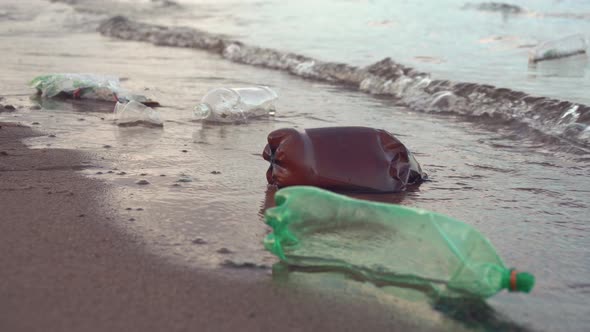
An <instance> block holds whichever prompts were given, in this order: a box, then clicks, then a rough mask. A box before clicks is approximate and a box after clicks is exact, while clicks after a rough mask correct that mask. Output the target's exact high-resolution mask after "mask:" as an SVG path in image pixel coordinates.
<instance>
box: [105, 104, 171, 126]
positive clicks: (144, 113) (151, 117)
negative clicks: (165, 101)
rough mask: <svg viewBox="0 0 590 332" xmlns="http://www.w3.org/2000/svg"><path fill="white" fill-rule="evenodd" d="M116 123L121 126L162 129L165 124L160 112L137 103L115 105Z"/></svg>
mask: <svg viewBox="0 0 590 332" xmlns="http://www.w3.org/2000/svg"><path fill="white" fill-rule="evenodd" d="M115 121H116V123H117V124H118V125H119V126H122V127H129V126H142V125H143V126H148V127H162V126H164V122H163V121H162V116H161V115H160V112H158V111H156V110H154V109H153V108H151V107H148V106H146V105H144V104H142V103H139V102H136V101H130V102H128V103H120V102H118V103H117V104H116V105H115Z"/></svg>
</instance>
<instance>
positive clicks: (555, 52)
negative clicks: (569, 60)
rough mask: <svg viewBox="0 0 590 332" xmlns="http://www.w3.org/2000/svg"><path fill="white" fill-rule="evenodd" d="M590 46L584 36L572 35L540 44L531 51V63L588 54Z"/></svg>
mask: <svg viewBox="0 0 590 332" xmlns="http://www.w3.org/2000/svg"><path fill="white" fill-rule="evenodd" d="M587 48H588V45H587V43H586V39H585V38H584V36H582V35H579V34H578V35H571V36H568V37H565V38H561V39H558V40H552V41H547V42H544V43H541V44H539V45H538V46H537V47H535V48H533V49H531V50H530V51H529V62H539V61H545V60H554V59H560V58H564V57H569V56H573V55H578V54H584V53H586V49H587Z"/></svg>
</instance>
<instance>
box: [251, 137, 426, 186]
mask: <svg viewBox="0 0 590 332" xmlns="http://www.w3.org/2000/svg"><path fill="white" fill-rule="evenodd" d="M262 156H263V158H264V159H266V160H267V161H269V162H270V167H269V169H268V171H267V173H266V178H267V180H268V183H269V184H276V185H277V186H278V187H288V186H294V185H306V186H315V187H320V188H326V189H330V190H341V191H366V192H399V191H403V190H405V189H406V187H407V186H408V185H412V184H419V183H420V182H422V180H423V179H425V178H426V174H425V173H423V172H422V169H421V168H420V165H419V164H418V162H417V161H416V159H415V158H414V156H413V155H412V153H411V152H410V150H409V149H408V148H406V146H404V145H403V144H402V143H401V142H400V141H399V140H398V139H397V138H395V137H394V136H393V135H392V134H390V133H388V132H387V131H385V130H381V129H373V128H366V127H328V128H315V129H306V130H305V131H303V132H299V131H297V130H295V129H279V130H275V131H273V132H272V133H270V134H269V135H268V144H267V145H266V147H265V148H264V151H263V154H262Z"/></svg>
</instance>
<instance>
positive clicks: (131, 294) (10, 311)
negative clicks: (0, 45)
mask: <svg viewBox="0 0 590 332" xmlns="http://www.w3.org/2000/svg"><path fill="white" fill-rule="evenodd" d="M0 126H1V128H0V151H3V152H5V153H2V155H0V211H2V217H1V220H2V222H1V223H0V234H1V235H0V236H1V239H0V252H1V254H0V265H1V266H2V267H3V268H2V269H0V280H2V281H1V282H0V296H1V298H2V299H3V301H1V302H0V330H3V331H185V330H212V331H236V330H237V331H260V330H269V329H276V328H280V329H281V330H285V331H289V330H293V331H295V330H297V331H300V330H326V331H346V330H350V331H358V330H371V331H379V330H383V331H385V330H403V331H412V330H420V331H423V330H429V328H428V327H425V326H422V325H423V324H421V323H420V322H415V323H412V322H407V319H405V318H403V317H395V312H394V311H393V310H392V308H388V306H386V305H383V304H379V303H374V302H375V301H373V302H369V301H365V300H359V299H350V301H342V299H339V298H337V297H334V296H330V295H329V294H328V295H327V294H322V293H321V292H313V290H312V289H303V288H301V289H299V288H298V287H297V286H296V285H294V287H277V285H273V283H272V281H270V282H269V280H263V281H262V282H261V281H260V280H258V281H256V280H251V279H252V278H248V277H245V278H243V279H244V280H238V277H239V275H238V274H239V271H237V270H235V269H221V270H220V272H221V273H225V272H227V274H234V275H233V276H231V277H224V276H221V275H220V273H208V272H207V271H199V270H197V269H192V268H190V267H183V266H176V265H173V264H170V263H168V262H166V261H165V260H163V259H161V258H159V257H155V256H153V255H151V254H148V253H146V252H145V250H143V249H142V244H141V240H138V239H137V238H135V237H133V236H132V235H130V234H125V232H120V231H117V230H116V229H115V228H116V227H114V225H113V223H116V222H117V218H118V217H117V215H116V213H115V210H114V209H112V208H110V207H109V204H108V198H107V196H108V192H109V187H108V185H107V184H105V183H102V182H100V181H97V180H93V179H90V178H86V177H84V176H83V175H81V174H78V173H76V170H79V169H81V168H84V167H85V165H87V166H90V165H91V164H92V163H95V162H97V160H96V159H94V157H93V156H89V155H85V154H82V153H79V152H76V151H71V150H60V149H39V150H37V149H34V150H33V149H28V148H27V147H26V146H24V145H23V144H22V143H21V142H20V140H21V139H23V138H26V137H30V136H33V135H38V133H35V132H34V131H33V130H32V129H30V128H28V127H24V126H22V125H19V124H14V123H0ZM268 279H271V278H270V277H269V278H268Z"/></svg>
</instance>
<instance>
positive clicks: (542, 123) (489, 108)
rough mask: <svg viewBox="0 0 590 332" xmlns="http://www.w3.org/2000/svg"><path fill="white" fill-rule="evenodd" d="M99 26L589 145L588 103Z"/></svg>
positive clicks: (192, 35) (171, 33) (390, 65)
mask: <svg viewBox="0 0 590 332" xmlns="http://www.w3.org/2000/svg"><path fill="white" fill-rule="evenodd" d="M98 31H99V32H100V33H101V34H103V35H105V36H110V37H115V38H120V39H125V40H135V41H145V42H150V43H153V44H155V45H162V46H174V47H187V48H197V49H203V50H208V51H211V52H214V53H217V54H220V55H221V56H222V57H224V58H226V59H229V60H231V61H234V62H238V63H244V64H249V65H255V66H260V67H265V68H271V69H277V70H283V71H287V72H289V73H291V74H293V75H296V76H299V77H303V78H306V79H312V80H319V81H325V82H331V83H334V84H340V85H345V86H348V87H351V88H355V89H358V90H360V91H363V92H366V93H369V94H374V95H386V96H391V97H393V98H395V99H397V100H399V101H400V102H401V103H403V104H404V105H406V106H407V107H409V108H411V109H413V110H416V111H423V112H434V113H443V114H455V115H461V116H467V117H470V118H477V119H482V120H483V119H494V120H496V121H500V122H503V123H510V124H519V125H522V124H524V125H526V126H528V127H530V128H532V129H533V130H534V131H537V132H540V133H543V134H545V135H548V136H550V137H552V138H555V139H558V140H560V141H564V140H565V141H567V142H568V143H572V144H574V145H575V146H577V147H578V148H582V149H583V150H586V151H587V148H588V147H589V146H590V107H588V106H586V105H583V104H579V103H573V102H569V101H563V100H557V99H551V98H546V97H536V96H531V95H529V94H526V93H524V92H519V91H514V90H510V89H505V88H497V87H494V86H491V85H485V84H477V83H463V82H452V81H448V80H435V79H432V78H431V76H430V75H429V74H428V73H424V72H420V71H418V70H415V69H414V68H410V67H406V66H404V65H402V64H399V63H396V62H395V61H393V60H392V59H390V58H385V59H383V60H381V61H378V62H376V63H374V64H371V65H369V66H366V67H356V66H351V65H348V64H345V63H334V62H326V61H320V60H317V59H313V58H310V57H307V56H304V55H299V54H294V53H287V52H281V51H277V50H274V49H270V48H261V47H256V46H251V45H246V44H244V43H242V42H240V41H237V40H232V39H231V38H228V37H225V36H222V35H217V34H213V33H209V32H205V31H201V30H197V29H193V28H186V27H166V26H159V25H153V24H148V23H141V22H136V21H133V20H130V19H128V18H126V17H123V16H116V17H112V18H110V19H108V20H106V21H104V22H103V23H102V24H101V25H100V26H99V28H98Z"/></svg>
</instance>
